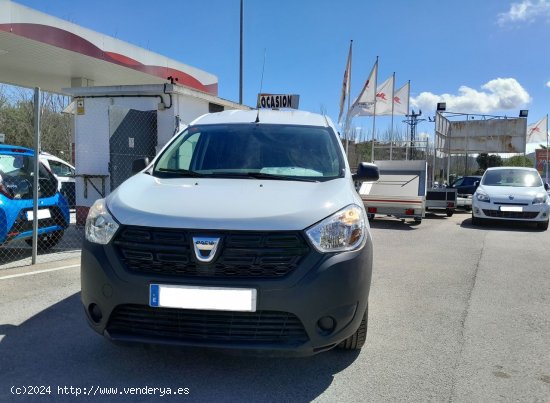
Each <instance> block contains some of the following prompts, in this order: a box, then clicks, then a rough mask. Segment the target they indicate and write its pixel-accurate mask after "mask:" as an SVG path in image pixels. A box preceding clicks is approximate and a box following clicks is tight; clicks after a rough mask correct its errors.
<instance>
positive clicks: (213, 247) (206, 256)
mask: <svg viewBox="0 0 550 403" xmlns="http://www.w3.org/2000/svg"><path fill="white" fill-rule="evenodd" d="M219 243H220V238H219V237H195V236H194V237H193V249H194V250H195V257H196V258H197V260H198V261H199V262H202V263H209V262H211V261H212V260H213V259H214V256H216V251H217V250H218V245H219Z"/></svg>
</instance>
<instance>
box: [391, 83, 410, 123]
mask: <svg viewBox="0 0 550 403" xmlns="http://www.w3.org/2000/svg"><path fill="white" fill-rule="evenodd" d="M410 90H411V82H410V81H409V82H407V84H405V85H404V86H403V87H401V88H399V89H398V90H397V91H395V94H394V95H393V114H394V115H408V114H409V95H410Z"/></svg>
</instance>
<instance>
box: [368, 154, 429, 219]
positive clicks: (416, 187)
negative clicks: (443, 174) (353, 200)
mask: <svg viewBox="0 0 550 403" xmlns="http://www.w3.org/2000/svg"><path fill="white" fill-rule="evenodd" d="M374 163H375V164H376V165H377V166H378V169H379V170H380V178H379V179H378V181H376V182H364V183H363V184H362V185H361V188H360V190H359V194H360V195H361V199H362V200H363V203H364V204H365V208H366V210H367V215H368V217H369V219H373V218H374V217H375V215H385V216H393V217H396V218H399V219H401V220H403V221H404V220H405V219H413V220H414V221H415V222H417V223H420V222H421V221H422V218H424V214H425V208H426V177H427V163H426V161H374Z"/></svg>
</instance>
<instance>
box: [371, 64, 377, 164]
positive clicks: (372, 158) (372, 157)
mask: <svg viewBox="0 0 550 403" xmlns="http://www.w3.org/2000/svg"><path fill="white" fill-rule="evenodd" d="M377 86H378V56H376V74H375V76H374V114H373V115H372V149H371V162H374V133H375V131H376V90H377Z"/></svg>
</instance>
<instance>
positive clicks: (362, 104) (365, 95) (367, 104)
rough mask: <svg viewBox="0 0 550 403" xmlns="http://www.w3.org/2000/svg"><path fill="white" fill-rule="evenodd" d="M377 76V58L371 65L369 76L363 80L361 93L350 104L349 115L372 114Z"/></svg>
mask: <svg viewBox="0 0 550 403" xmlns="http://www.w3.org/2000/svg"><path fill="white" fill-rule="evenodd" d="M377 76H378V59H376V62H375V63H374V66H372V70H371V71H370V74H369V78H368V79H367V81H366V82H365V85H364V86H363V89H362V90H361V93H360V94H359V96H358V97H357V99H356V100H355V101H354V102H353V105H352V106H351V111H350V115H351V116H370V115H373V114H374V102H375V97H376V91H375V88H376V78H377Z"/></svg>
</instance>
